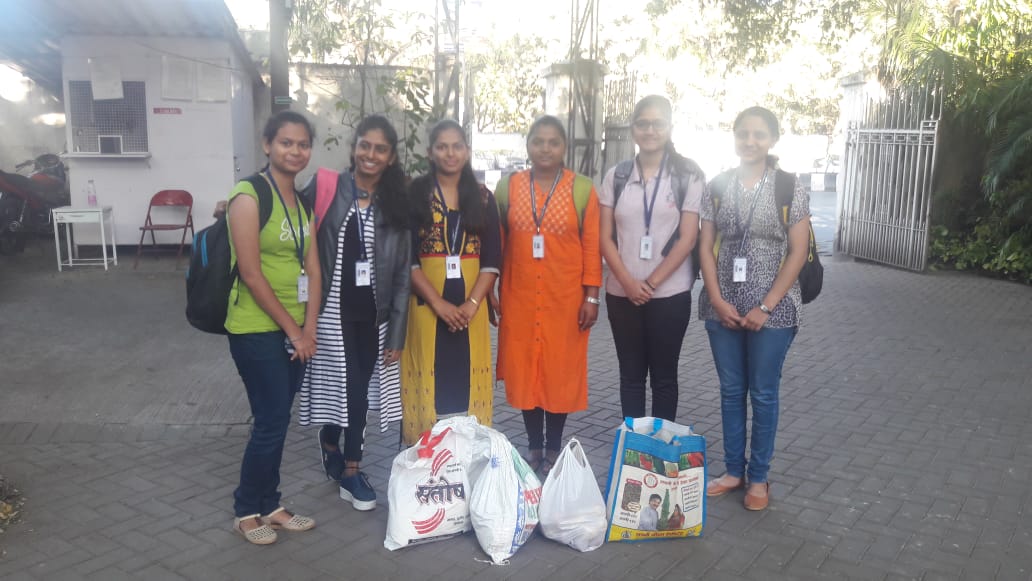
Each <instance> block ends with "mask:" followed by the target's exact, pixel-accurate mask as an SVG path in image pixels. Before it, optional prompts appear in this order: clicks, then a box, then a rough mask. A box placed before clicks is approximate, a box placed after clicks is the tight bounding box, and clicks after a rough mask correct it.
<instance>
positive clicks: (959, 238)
mask: <svg viewBox="0 0 1032 581" xmlns="http://www.w3.org/2000/svg"><path fill="white" fill-rule="evenodd" d="M884 8H885V18H886V24H887V26H886V34H885V46H886V49H885V52H884V55H883V58H882V61H881V68H880V74H881V77H882V79H883V82H885V83H887V84H889V85H891V86H909V87H923V86H927V85H932V86H941V87H942V96H943V121H942V122H943V124H944V129H943V133H944V135H947V136H948V137H949V138H948V139H943V141H942V151H941V152H940V159H939V167H940V176H939V178H938V182H939V184H940V190H946V191H947V192H952V193H949V194H946V195H942V192H941V191H940V192H939V194H940V195H939V196H937V200H936V202H937V203H941V202H945V203H946V205H945V207H943V206H942V205H940V206H939V207H937V208H935V218H936V223H937V224H939V225H938V226H937V227H936V228H935V229H934V230H933V232H932V236H931V253H932V257H933V259H934V260H937V261H939V262H940V264H944V265H949V266H953V267H956V268H958V269H962V270H963V269H972V270H978V271H981V272H985V273H989V274H993V275H996V276H1001V277H1005V278H1010V279H1014V280H1020V281H1022V282H1026V283H1029V282H1032V222H1030V220H1029V209H1032V6H1030V5H1029V4H1028V2H1027V0H956V1H953V2H949V3H942V2H937V1H934V0H918V1H910V0H889V1H886V2H885V3H884ZM969 184H980V185H981V190H982V193H983V194H984V198H983V203H980V204H973V203H972V202H974V200H972V199H971V198H970V196H965V195H956V193H957V192H964V191H970V188H968V185H969ZM976 187H977V186H976Z"/></svg>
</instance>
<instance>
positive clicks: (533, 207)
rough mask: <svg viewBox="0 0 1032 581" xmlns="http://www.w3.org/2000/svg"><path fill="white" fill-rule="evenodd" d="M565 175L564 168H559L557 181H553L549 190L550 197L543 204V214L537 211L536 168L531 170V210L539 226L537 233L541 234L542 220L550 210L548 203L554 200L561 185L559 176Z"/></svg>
mask: <svg viewBox="0 0 1032 581" xmlns="http://www.w3.org/2000/svg"><path fill="white" fill-rule="evenodd" d="M561 177H563V170H562V168H559V171H558V172H557V173H556V174H555V181H553V182H552V189H551V190H549V192H548V197H547V198H545V204H544V205H543V206H541V215H540V216H538V213H537V193H536V191H535V188H534V170H533V169H532V170H530V212H531V214H532V215H533V216H534V225H535V226H537V233H538V234H541V222H542V221H543V220H544V219H545V212H547V211H548V203H549V202H551V201H552V196H553V195H555V188H556V186H558V185H559V178H561Z"/></svg>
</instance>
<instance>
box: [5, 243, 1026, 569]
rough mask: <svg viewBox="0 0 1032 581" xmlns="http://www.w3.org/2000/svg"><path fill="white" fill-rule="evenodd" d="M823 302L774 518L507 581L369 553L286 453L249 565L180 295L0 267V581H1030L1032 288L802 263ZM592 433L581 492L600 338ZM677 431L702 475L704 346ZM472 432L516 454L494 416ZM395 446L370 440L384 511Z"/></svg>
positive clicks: (45, 250)
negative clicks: (17, 506)
mask: <svg viewBox="0 0 1032 581" xmlns="http://www.w3.org/2000/svg"><path fill="white" fill-rule="evenodd" d="M826 262H828V264H827V265H826V269H827V274H826V283H825V291H824V294H823V295H822V296H821V298H820V299H819V300H818V301H817V302H815V303H814V304H812V305H810V306H808V307H807V309H806V313H805V316H806V320H805V322H804V326H803V327H802V329H801V331H800V334H799V336H798V338H797V340H796V343H795V345H794V346H793V348H792V350H791V352H790V354H789V357H788V361H787V362H786V365H785V373H784V381H783V384H782V410H783V411H782V415H781V424H780V430H779V436H778V445H777V453H776V458H775V462H774V466H773V471H772V474H771V480H772V482H773V485H772V487H771V494H772V498H773V500H772V504H771V507H770V509H769V510H767V511H766V512H762V513H751V512H747V511H745V510H744V509H743V508H742V506H741V500H742V497H741V493H737V494H732V495H729V496H728V497H725V498H721V499H718V500H716V501H713V502H710V503H709V505H708V514H707V523H706V527H705V536H704V537H703V538H701V539H690V540H682V541H659V542H652V543H642V544H607V545H604V546H603V547H602V548H600V549H599V550H597V551H594V552H591V553H578V552H576V551H573V550H572V549H569V548H567V547H565V546H561V545H558V544H556V543H553V542H551V541H549V540H546V539H544V538H542V537H540V536H537V537H535V538H534V539H532V540H531V541H530V542H529V543H528V545H527V546H525V547H524V548H523V549H521V550H520V552H519V553H517V554H516V556H515V557H514V558H513V559H512V561H511V564H510V565H509V566H506V567H494V566H491V565H488V564H485V563H484V562H483V559H484V558H485V556H484V554H483V553H482V552H481V551H480V549H479V547H478V546H477V543H476V539H475V537H474V536H473V535H472V534H470V535H466V536H465V537H463V538H460V539H455V540H451V541H445V542H442V543H434V544H429V545H424V546H419V547H414V548H409V549H405V550H401V551H397V552H389V551H387V550H385V549H384V548H383V538H384V532H385V528H386V517H387V508H386V506H385V504H381V506H380V507H378V508H377V509H376V510H375V511H372V512H369V513H360V512H356V511H354V510H352V509H351V507H350V505H347V504H344V503H343V502H342V501H340V500H339V499H338V498H337V495H336V493H337V491H336V487H335V486H333V485H332V484H331V483H329V482H327V481H325V480H324V479H323V478H322V475H321V474H320V471H319V467H318V463H317V458H316V451H315V445H314V442H313V436H314V434H313V432H312V431H311V430H307V429H301V428H297V427H295V428H292V430H291V432H290V435H289V437H288V445H287V450H286V454H285V460H284V466H283V474H284V483H283V484H284V486H283V491H284V498H285V499H286V500H287V503H288V506H289V507H290V508H292V509H295V510H297V511H299V512H302V513H305V514H312V515H314V516H316V517H317V518H318V519H319V526H318V528H317V529H316V530H315V531H313V532H310V533H304V534H295V535H286V537H285V538H284V539H282V540H281V541H280V542H279V543H277V544H276V545H274V546H272V547H254V546H250V545H248V544H246V543H245V542H244V541H243V540H242V539H240V538H239V537H237V536H235V535H234V533H233V532H231V530H230V522H231V519H232V514H231V511H230V506H231V492H232V489H233V487H234V483H235V480H236V477H237V470H238V464H239V461H240V457H241V454H242V450H243V447H244V443H245V440H246V437H247V431H248V425H247V421H248V411H247V405H246V400H245V399H244V397H243V390H242V389H241V386H240V385H239V379H238V378H237V376H236V373H235V369H234V368H233V364H232V362H231V360H230V358H229V354H228V349H227V347H226V345H225V340H224V339H223V338H221V337H214V336H206V335H203V334H201V333H198V332H194V331H193V330H192V329H191V328H190V327H188V326H187V324H186V323H185V321H184V319H183V317H182V307H183V291H182V284H183V283H182V277H183V273H182V270H179V271H176V270H175V268H174V265H173V262H172V261H171V260H168V259H160V260H154V259H148V260H145V261H144V263H143V264H142V265H141V269H140V270H139V271H135V272H134V271H132V270H131V269H130V267H131V260H123V263H122V264H121V265H120V266H119V267H118V268H116V269H114V270H113V271H111V272H107V273H105V272H104V271H103V270H99V269H76V270H73V271H71V272H64V273H61V274H58V273H57V272H56V269H55V268H54V259H53V253H52V250H51V249H50V248H49V247H47V246H46V245H45V244H40V245H36V246H34V247H31V248H30V249H29V250H28V252H27V253H26V254H25V255H23V256H20V257H15V258H13V259H11V258H6V257H0V326H2V327H0V328H2V329H3V330H2V331H0V353H2V354H3V355H2V357H0V361H2V363H0V384H2V389H0V473H3V474H4V475H5V476H6V477H8V478H10V479H13V480H14V481H16V482H17V483H18V485H19V486H20V488H21V489H22V490H23V491H24V492H25V495H26V498H27V501H26V504H25V509H24V518H23V521H22V522H21V523H20V524H18V525H16V526H14V527H12V528H11V529H10V530H9V531H8V532H6V533H4V534H2V535H0V578H2V579H5V580H10V581H14V580H22V579H82V578H86V579H103V580H109V579H127V578H128V579H140V578H146V579H230V578H232V579H271V578H277V579H309V578H341V579H360V580H363V581H364V580H373V579H442V580H445V579H447V580H451V579H503V578H504V579H563V580H565V579H592V580H593V581H604V580H608V579H613V580H622V579H670V580H681V579H707V580H709V579H713V580H722V579H763V580H767V579H843V578H856V579H924V580H932V579H973V580H981V579H1030V578H1032V520H1030V518H1029V513H1030V512H1032V498H1030V492H1029V486H1028V484H1027V483H1028V481H1029V479H1030V476H1032V444H1030V442H1032V427H1030V424H1029V421H1028V420H1029V417H1030V416H1032V378H1030V377H1032V374H1030V371H1032V324H1030V323H1032V289H1030V288H1028V287H1024V286H1019V285H1015V284H1009V283H1005V282H999V281H991V280H986V279H982V278H977V277H974V276H967V275H962V274H953V273H932V274H924V275H921V274H913V273H908V272H902V271H898V270H893V269H890V268H885V267H880V266H875V265H870V264H860V263H853V262H850V261H836V260H830V259H826ZM591 369H592V371H591V376H590V383H591V409H590V411H588V412H585V413H580V414H576V415H574V416H572V417H571V419H570V421H569V423H568V430H567V434H568V435H576V436H577V437H578V438H580V439H581V441H582V442H583V443H584V444H585V446H586V448H587V450H588V452H589V455H590V457H591V459H592V462H593V466H594V469H595V472H596V474H597V476H598V478H599V481H600V484H601V485H602V486H604V485H605V482H604V480H605V474H604V471H605V468H606V466H607V465H608V459H609V458H608V457H609V449H610V445H611V435H612V431H613V428H614V427H615V426H616V424H617V423H618V421H619V417H618V416H619V403H618V394H617V382H618V376H617V369H616V363H615V358H614V357H613V351H612V346H611V337H610V335H609V330H608V325H605V324H603V325H600V326H599V327H598V328H597V329H596V331H595V333H594V335H593V337H592V346H591ZM681 384H682V387H681V407H680V413H679V414H678V416H679V420H680V421H682V422H684V423H691V424H694V425H695V427H696V430H697V431H699V432H701V433H702V434H704V435H705V436H706V437H707V442H708V446H709V461H710V471H711V473H713V474H718V473H720V472H722V471H723V466H722V464H721V462H720V459H721V453H720V450H721V443H720V417H719V401H718V398H717V382H716V378H715V373H714V371H713V363H712V358H711V356H710V353H709V347H708V344H707V342H706V338H705V332H704V330H703V328H702V325H701V324H699V323H698V322H694V323H693V324H692V325H691V326H690V328H689V331H688V336H687V338H686V341H685V345H684V349H683V352H682V359H681ZM497 403H498V406H497V413H496V425H497V427H499V428H500V429H501V430H502V431H504V432H505V433H506V434H508V435H509V436H510V437H511V438H512V439H513V441H514V442H515V443H516V444H518V445H522V444H525V438H524V437H523V436H521V435H520V434H521V433H522V424H521V421H520V418H519V416H518V415H517V414H516V413H514V412H513V411H512V410H511V409H510V408H509V407H508V406H507V405H505V403H504V400H503V397H502V396H501V394H499V396H498V399H497ZM397 441H398V433H397V431H396V430H391V431H388V432H387V433H384V434H372V433H371V434H370V437H369V444H368V446H367V461H366V464H365V465H366V470H367V471H368V472H369V473H370V476H371V478H372V481H373V484H374V485H375V486H376V487H377V489H378V490H379V492H380V494H381V498H383V497H384V496H385V495H386V482H387V477H388V471H389V466H390V460H391V458H392V457H393V456H394V454H396V452H397Z"/></svg>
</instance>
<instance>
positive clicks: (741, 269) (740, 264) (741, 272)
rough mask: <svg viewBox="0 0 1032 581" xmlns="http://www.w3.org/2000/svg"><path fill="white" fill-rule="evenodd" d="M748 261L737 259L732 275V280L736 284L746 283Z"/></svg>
mask: <svg viewBox="0 0 1032 581" xmlns="http://www.w3.org/2000/svg"><path fill="white" fill-rule="evenodd" d="M746 265H747V261H746V259H745V258H736V259H735V265H734V271H733V273H732V278H731V280H732V281H734V282H745V268H746Z"/></svg>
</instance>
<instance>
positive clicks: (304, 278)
mask: <svg viewBox="0 0 1032 581" xmlns="http://www.w3.org/2000/svg"><path fill="white" fill-rule="evenodd" d="M297 302H299V303H307V302H308V275H307V274H300V275H298V277H297Z"/></svg>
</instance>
